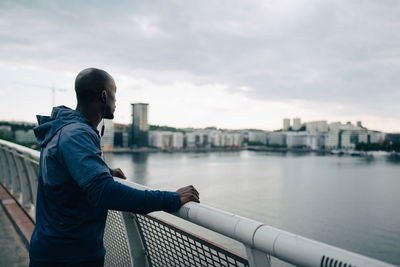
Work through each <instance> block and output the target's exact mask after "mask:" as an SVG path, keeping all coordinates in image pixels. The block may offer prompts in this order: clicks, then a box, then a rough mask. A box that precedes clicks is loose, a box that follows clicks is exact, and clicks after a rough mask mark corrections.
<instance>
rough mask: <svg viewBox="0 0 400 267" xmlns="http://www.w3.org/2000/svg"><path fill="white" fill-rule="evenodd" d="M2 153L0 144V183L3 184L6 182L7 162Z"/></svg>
mask: <svg viewBox="0 0 400 267" xmlns="http://www.w3.org/2000/svg"><path fill="white" fill-rule="evenodd" d="M4 157H5V156H4V153H3V145H2V144H0V183H2V184H3V185H5V182H6V175H7V174H6V169H7V164H6V162H5V158H4Z"/></svg>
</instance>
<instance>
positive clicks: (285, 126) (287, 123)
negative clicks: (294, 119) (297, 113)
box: [283, 119, 290, 131]
mask: <svg viewBox="0 0 400 267" xmlns="http://www.w3.org/2000/svg"><path fill="white" fill-rule="evenodd" d="M289 128H290V119H283V130H284V131H287V130H289Z"/></svg>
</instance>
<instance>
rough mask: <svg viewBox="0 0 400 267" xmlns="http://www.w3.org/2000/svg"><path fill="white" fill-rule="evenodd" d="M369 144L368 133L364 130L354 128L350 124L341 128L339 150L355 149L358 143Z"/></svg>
mask: <svg viewBox="0 0 400 267" xmlns="http://www.w3.org/2000/svg"><path fill="white" fill-rule="evenodd" d="M367 142H368V131H367V130H366V129H364V128H361V127H358V126H354V125H352V124H351V123H350V122H348V123H347V124H346V125H343V126H342V127H340V130H339V148H341V149H354V148H355V146H356V144H357V143H367Z"/></svg>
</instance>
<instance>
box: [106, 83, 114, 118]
mask: <svg viewBox="0 0 400 267" xmlns="http://www.w3.org/2000/svg"><path fill="white" fill-rule="evenodd" d="M116 92H117V87H116V86H115V82H114V81H111V82H110V83H109V84H108V86H107V90H106V93H107V103H106V106H105V110H104V115H103V118H104V119H110V120H112V119H114V111H115V93H116Z"/></svg>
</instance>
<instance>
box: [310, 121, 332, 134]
mask: <svg viewBox="0 0 400 267" xmlns="http://www.w3.org/2000/svg"><path fill="white" fill-rule="evenodd" d="M306 131H307V132H309V133H325V132H328V123H327V122H326V121H310V122H306Z"/></svg>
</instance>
